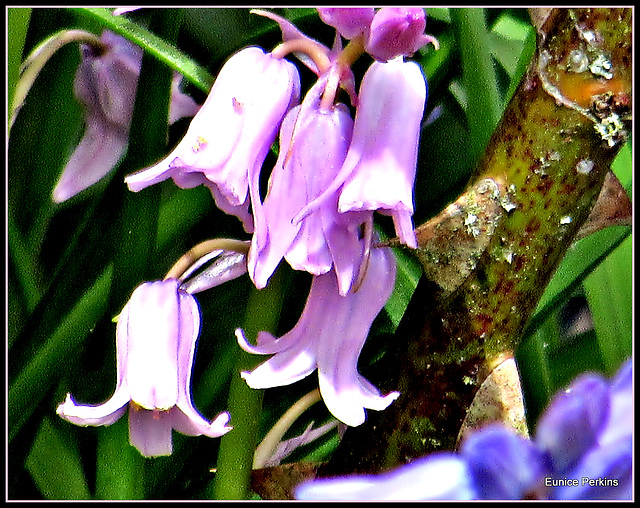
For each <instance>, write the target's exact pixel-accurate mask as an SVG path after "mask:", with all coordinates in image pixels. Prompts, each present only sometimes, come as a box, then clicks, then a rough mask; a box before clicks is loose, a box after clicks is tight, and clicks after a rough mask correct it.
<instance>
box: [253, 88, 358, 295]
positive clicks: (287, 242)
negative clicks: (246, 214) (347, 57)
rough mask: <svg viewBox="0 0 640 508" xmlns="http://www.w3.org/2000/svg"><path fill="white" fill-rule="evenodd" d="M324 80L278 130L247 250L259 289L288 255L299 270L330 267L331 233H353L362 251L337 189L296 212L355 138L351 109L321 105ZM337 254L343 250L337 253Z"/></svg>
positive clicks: (332, 174)
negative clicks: (342, 213)
mask: <svg viewBox="0 0 640 508" xmlns="http://www.w3.org/2000/svg"><path fill="white" fill-rule="evenodd" d="M324 88H325V81H324V80H320V81H319V82H318V83H317V84H316V85H314V87H313V88H312V89H311V90H310V92H309V93H308V94H307V96H306V97H305V99H304V101H303V103H302V105H301V106H299V107H296V108H294V109H292V110H291V111H290V112H289V113H288V114H287V116H286V117H285V120H284V122H283V124H282V128H281V131H280V154H279V156H278V160H277V161H276V165H275V167H274V169H273V171H272V173H271V178H270V181H269V190H268V193H267V196H266V198H265V201H264V203H263V204H262V206H259V207H256V212H255V215H256V224H257V226H256V231H255V235H254V238H253V241H252V247H251V251H250V253H249V261H248V265H249V273H250V274H251V276H252V280H253V281H254V283H255V284H256V286H257V287H258V288H262V287H264V286H266V284H267V281H268V279H269V277H271V274H272V273H273V271H274V270H275V268H276V267H277V265H278V264H279V262H280V260H281V259H282V257H285V258H286V260H287V261H288V262H289V264H290V265H291V266H292V267H293V268H294V269H297V270H304V271H308V272H310V273H312V274H314V275H321V274H323V273H326V272H328V271H329V270H330V269H331V267H332V265H333V262H334V252H332V250H331V249H330V246H329V242H328V240H329V239H328V237H327V233H328V234H330V235H336V234H337V235H351V236H352V237H353V242H352V245H355V248H356V249H357V252H358V254H359V255H360V254H361V252H362V247H361V246H359V245H358V231H357V226H359V224H358V225H357V226H355V225H354V226H349V225H348V224H343V223H344V220H340V219H339V214H338V213H337V194H336V195H335V196H334V199H333V200H328V201H327V202H326V203H325V205H324V206H323V207H321V208H320V210H317V212H316V213H313V214H310V215H309V216H307V217H305V218H304V219H303V220H302V221H301V222H298V223H295V222H293V218H294V217H295V216H296V214H297V213H298V212H299V211H300V210H301V209H302V208H303V207H304V206H305V205H306V204H307V203H309V202H310V201H311V200H313V199H314V198H315V197H317V196H319V195H320V194H321V193H322V192H323V191H324V189H325V188H326V187H327V186H328V185H329V184H330V183H331V181H332V180H333V178H334V177H335V175H336V174H337V172H338V171H339V169H340V167H341V166H342V163H343V161H344V157H345V155H346V152H347V147H348V144H349V141H350V139H351V130H352V124H353V122H352V120H351V116H350V114H349V111H348V109H347V108H346V107H345V106H344V105H342V104H338V105H336V106H332V107H331V108H330V109H328V110H324V109H322V108H321V107H320V96H321V94H322V92H323V91H324ZM337 255H341V253H338V254H337Z"/></svg>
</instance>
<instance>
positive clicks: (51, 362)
mask: <svg viewBox="0 0 640 508" xmlns="http://www.w3.org/2000/svg"><path fill="white" fill-rule="evenodd" d="M111 274H112V267H109V268H107V269H106V270H105V271H104V272H103V273H102V275H101V276H100V277H99V278H98V280H96V281H95V283H94V284H93V286H92V287H91V288H90V289H89V290H88V291H87V292H86V293H85V294H84V296H83V297H82V298H80V299H79V300H78V303H77V304H76V305H75V306H74V307H73V309H72V310H71V312H69V314H68V315H67V316H66V317H65V319H64V320H63V321H62V322H61V324H60V326H59V327H58V328H57V329H56V331H55V332H54V333H53V335H51V337H49V338H48V340H46V341H45V342H44V344H43V345H42V347H41V348H40V349H39V350H38V351H35V352H34V353H33V356H32V358H31V360H30V362H29V363H28V364H27V365H26V366H25V368H24V369H23V370H22V371H21V372H20V374H19V375H18V376H17V378H16V380H15V381H14V382H13V383H12V384H11V386H10V387H9V397H8V409H9V410H8V418H9V440H11V439H13V438H14V437H15V436H16V434H17V433H18V431H19V430H20V429H21V428H22V426H23V425H24V424H25V422H26V421H27V420H28V419H29V417H30V416H31V414H32V413H33V411H34V410H35V409H36V408H37V407H38V404H39V403H40V402H41V401H42V399H43V397H44V396H45V395H46V394H47V391H48V388H49V387H50V386H52V385H54V384H55V382H56V380H57V379H59V378H60V377H61V376H62V375H63V374H64V373H65V372H67V371H69V370H70V369H72V368H73V360H74V358H76V357H77V355H78V354H79V351H80V345H81V344H82V342H83V341H84V340H85V339H86V338H87V336H88V335H89V334H90V333H91V329H92V327H93V326H94V324H95V323H96V322H97V321H98V319H99V318H100V317H101V316H102V315H103V313H104V311H105V310H106V304H107V294H108V292H109V287H110V284H111Z"/></svg>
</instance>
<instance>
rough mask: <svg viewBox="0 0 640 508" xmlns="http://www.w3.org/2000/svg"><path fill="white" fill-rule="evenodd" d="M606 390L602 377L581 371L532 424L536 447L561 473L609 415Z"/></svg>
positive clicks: (587, 446) (592, 439)
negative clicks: (533, 424) (534, 428)
mask: <svg viewBox="0 0 640 508" xmlns="http://www.w3.org/2000/svg"><path fill="white" fill-rule="evenodd" d="M609 401H610V395H609V389H608V386H607V383H606V381H605V380H604V378H602V376H599V375H596V374H583V375H582V376H580V377H579V378H577V379H576V380H575V381H573V382H572V383H571V385H570V386H569V388H568V389H567V390H565V391H564V392H561V393H559V394H558V395H556V396H555V397H554V398H553V400H552V401H551V404H550V405H549V407H548V408H547V409H546V410H545V412H544V413H543V415H542V416H541V417H540V420H539V421H538V425H537V427H536V437H535V441H536V444H537V445H538V447H539V448H540V449H541V450H543V451H546V452H547V453H549V455H550V456H551V459H552V461H553V465H554V469H555V470H556V471H557V472H558V473H560V474H563V473H564V472H566V471H568V470H569V469H570V468H572V467H573V466H574V465H575V464H576V463H577V462H578V461H579V460H580V457H582V455H583V454H584V453H585V452H586V451H587V450H588V449H590V448H591V447H593V446H594V445H595V444H596V443H597V442H598V435H599V434H600V432H601V431H602V430H603V428H604V425H605V423H606V422H607V420H608V418H609V407H610V406H609V404H610V402H609Z"/></svg>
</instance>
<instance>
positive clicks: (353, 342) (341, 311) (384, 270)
mask: <svg viewBox="0 0 640 508" xmlns="http://www.w3.org/2000/svg"><path fill="white" fill-rule="evenodd" d="M395 271H396V268H395V258H394V256H393V253H392V252H391V251H390V250H389V249H384V248H380V249H374V250H373V251H372V253H371V257H370V259H369V265H368V268H367V271H366V273H365V275H364V278H363V280H362V282H361V285H360V287H359V288H358V290H357V291H352V292H350V293H348V294H346V295H345V296H342V295H340V293H339V291H338V281H337V278H336V275H335V273H334V272H333V271H331V272H329V273H326V274H324V275H320V276H316V277H314V278H313V281H312V283H311V289H310V291H309V297H308V299H307V303H306V305H305V308H304V310H303V311H302V315H301V316H300V320H299V321H298V323H297V324H296V326H295V327H294V328H293V329H291V330H290V331H289V332H288V333H286V334H285V335H283V336H282V337H281V338H279V339H277V338H275V337H274V336H273V335H271V334H268V333H266V332H261V333H260V334H259V335H258V344H257V345H256V346H252V345H250V344H248V343H247V340H246V338H245V337H244V334H243V333H242V331H241V330H238V331H237V332H236V335H237V337H238V342H239V344H240V346H241V347H242V348H243V349H245V350H246V351H249V352H251V353H258V354H274V356H272V357H271V358H270V359H268V360H267V361H266V362H264V363H262V364H261V365H259V366H258V367H257V368H256V369H254V370H253V371H251V372H243V373H242V376H243V378H244V379H245V380H246V382H247V384H248V385H249V386H251V387H252V388H268V387H272V386H282V385H286V384H290V383H294V382H296V381H298V380H300V379H302V378H303V377H306V376H307V375H309V374H310V373H311V372H313V371H314V370H315V369H316V368H317V369H318V378H319V384H320V392H321V394H322V397H323V399H324V401H325V403H326V404H327V407H328V408H329V410H330V411H331V412H332V413H333V414H334V416H335V417H336V418H338V419H339V420H341V421H342V422H344V423H346V424H347V425H353V426H355V425H360V424H361V423H362V422H364V420H365V411H364V409H365V408H369V409H374V410H382V409H385V408H386V407H387V406H388V405H389V404H391V402H393V400H395V399H396V398H397V396H398V393H397V392H392V393H389V394H387V395H386V396H382V395H381V394H380V392H379V391H378V389H377V388H375V387H374V386H373V385H372V384H371V383H370V382H369V381H367V380H366V379H365V378H364V377H362V376H361V375H360V374H359V373H358V370H357V363H358V356H359V354H360V351H361V349H362V347H363V345H364V342H365V340H366V338H367V335H368V333H369V328H370V327H371V324H372V322H373V320H374V319H375V317H376V315H377V314H378V313H379V312H380V310H381V309H382V307H383V306H384V305H385V303H386V301H387V299H388V298H389V296H390V295H391V292H392V291H393V287H394V283H395Z"/></svg>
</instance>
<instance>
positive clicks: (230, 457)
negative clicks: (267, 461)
mask: <svg viewBox="0 0 640 508" xmlns="http://www.w3.org/2000/svg"><path fill="white" fill-rule="evenodd" d="M282 295H283V281H282V273H281V271H278V272H276V273H275V274H274V275H273V277H272V278H271V281H270V282H269V285H268V286H267V287H266V288H265V289H263V290H257V289H254V290H253V293H252V295H251V298H250V300H249V305H248V306H247V313H246V318H245V326H244V327H243V328H244V331H245V333H246V334H247V336H248V337H255V336H256V335H257V333H258V332H259V331H261V330H265V331H269V332H272V333H275V330H276V326H277V324H278V320H279V318H280V310H281V308H282ZM261 360H262V359H261V358H260V357H256V356H255V355H250V354H249V353H245V352H244V351H239V356H238V361H237V362H236V365H237V366H238V367H239V368H238V369H235V370H236V374H235V376H234V378H233V379H232V381H231V387H230V389H229V402H228V405H227V407H228V408H229V412H230V413H231V415H232V420H231V425H232V426H233V430H232V431H231V432H228V433H227V434H225V435H224V436H223V437H222V439H221V442H220V451H219V452H218V460H217V463H216V473H215V477H214V481H213V482H212V484H211V488H210V492H209V494H210V497H211V499H237V500H243V499H248V498H249V496H250V494H251V493H250V490H249V483H250V478H251V470H252V468H253V456H254V453H255V449H256V446H257V445H258V431H259V430H260V429H259V424H260V415H261V411H262V397H263V391H262V390H254V389H252V388H249V386H247V384H246V382H245V381H244V379H242V378H241V377H240V372H241V371H244V370H251V369H252V368H254V367H255V366H256V365H257V364H258V363H260V361H261Z"/></svg>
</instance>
